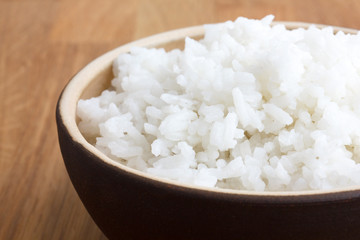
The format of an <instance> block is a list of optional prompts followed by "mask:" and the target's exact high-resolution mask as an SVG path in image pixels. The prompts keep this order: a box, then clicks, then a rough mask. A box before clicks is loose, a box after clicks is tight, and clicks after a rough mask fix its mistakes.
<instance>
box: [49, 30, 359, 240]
mask: <svg viewBox="0 0 360 240" xmlns="http://www.w3.org/2000/svg"><path fill="white" fill-rule="evenodd" d="M286 25H287V27H288V28H295V27H307V26H308V25H307V24H304V23H286ZM336 29H337V30H342V31H344V32H348V33H354V32H355V31H354V30H350V29H340V28H336ZM202 35H203V28H202V27H192V28H186V29H180V30H175V31H171V32H167V33H163V34H159V35H155V36H152V37H149V38H146V39H142V40H139V41H136V42H133V43H130V44H128V45H125V46H122V47H120V48H117V49H115V50H112V51H110V52H108V53H106V54H104V55H103V56H101V57H99V58H97V59H95V60H94V61H93V62H91V63H90V64H88V65H87V66H86V67H85V68H84V69H82V70H81V71H80V72H79V73H78V74H77V75H75V76H74V77H73V79H71V81H70V82H69V83H68V85H67V86H66V88H65V89H64V91H63V93H62V95H61V97H60V99H59V102H58V106H57V109H56V120H57V126H58V134H59V142H60V147H61V152H62V155H63V158H64V162H65V165H66V168H67V171H68V173H69V176H70V178H71V181H72V183H73V185H74V187H75V189H76V191H77V193H78V194H79V196H80V199H81V201H82V202H83V203H84V205H85V207H86V209H87V210H88V212H89V213H90V215H91V217H92V218H93V219H94V221H95V222H96V223H97V225H98V226H99V227H100V229H101V230H102V231H103V232H104V234H105V235H106V236H107V237H108V238H110V239H167V240H168V239H276V240H280V239H307V240H310V239H314V240H321V239H347V240H349V239H360V187H359V186H356V187H352V188H346V189H337V190H334V191H303V192H265V193H258V192H251V191H234V190H225V189H211V188H202V187H195V186H190V185H185V184H181V183H177V182H174V181H170V180H164V179H160V178H157V177H154V176H151V175H149V174H146V173H143V172H140V171H137V170H134V169H130V168H128V167H126V166H123V165H121V164H119V163H117V162H115V161H113V160H111V159H109V158H108V157H106V156H105V155H104V154H103V153H101V152H100V151H98V150H97V149H96V148H95V147H94V146H92V145H91V144H90V143H88V142H87V141H86V140H85V138H84V137H83V136H82V135H81V133H80V131H79V129H78V127H77V118H76V113H75V112H76V104H77V101H78V100H79V99H80V98H89V97H92V96H97V95H99V94H100V92H101V91H102V90H104V89H105V88H107V86H109V84H110V80H111V79H112V71H111V64H112V61H113V60H114V59H115V57H116V56H117V55H119V54H120V53H123V52H127V51H129V49H130V48H131V47H132V46H145V47H153V46H156V47H165V48H167V49H171V48H174V47H181V46H182V45H183V39H184V37H185V36H191V37H195V38H197V37H201V36H202Z"/></svg>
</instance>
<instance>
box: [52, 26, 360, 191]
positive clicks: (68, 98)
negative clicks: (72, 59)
mask: <svg viewBox="0 0 360 240" xmlns="http://www.w3.org/2000/svg"><path fill="white" fill-rule="evenodd" d="M273 24H274V25H275V24H284V25H285V26H286V27H287V28H288V29H294V28H308V27H309V26H311V25H314V26H316V27H318V28H324V27H332V28H333V29H334V31H336V32H337V31H343V32H344V33H351V34H357V33H358V30H355V29H350V28H342V27H334V26H329V25H320V24H312V23H304V22H274V23H273ZM203 34H204V27H203V25H201V26H193V27H187V28H181V29H176V30H172V31H168V32H164V33H160V34H156V35H152V36H149V37H146V38H142V39H140V40H137V41H133V42H130V43H128V44H125V45H122V46H120V47H118V48H115V49H113V50H110V51H108V52H106V53H105V54H103V55H101V56H99V57H98V58H96V59H94V60H93V61H91V62H90V63H88V64H87V65H86V66H85V67H84V68H82V69H81V70H80V71H79V72H78V73H77V74H76V75H74V76H73V78H72V79H70V81H69V82H68V84H67V85H66V86H65V88H64V90H63V92H62V94H61V96H60V98H59V102H58V112H59V116H60V118H61V121H62V123H63V125H64V126H65V128H66V129H67V131H68V133H69V134H70V136H71V138H72V140H73V141H74V142H77V143H78V144H80V145H81V146H82V147H84V148H85V149H86V150H87V151H89V152H90V153H92V154H93V155H95V156H96V157H97V158H98V159H99V160H101V161H102V162H103V163H104V164H107V165H110V166H113V167H115V168H117V169H119V170H122V171H125V172H127V173H130V174H134V175H137V176H139V177H143V178H144V179H151V180H154V181H157V182H162V183H165V184H171V185H175V186H179V187H183V188H187V189H191V190H198V191H203V192H204V191H205V192H212V193H218V194H225V195H229V194H230V195H242V196H243V195H246V196H252V197H256V196H270V197H281V196H289V197H296V196H308V195H311V196H315V195H328V194H335V193H338V194H341V193H349V192H353V191H359V190H360V186H350V187H343V188H337V189H333V190H306V191H264V192H258V191H250V190H232V189H222V188H210V187H201V186H194V185H190V184H184V183H181V182H178V181H175V180H169V179H163V178H160V177H157V176H154V175H151V174H148V173H144V172H142V171H139V170H136V169H133V168H130V167H127V166H125V165H123V164H121V163H118V162H116V161H115V160H112V159H110V158H109V157H107V156H106V155H105V154H103V153H102V152H100V151H99V150H98V149H97V148H95V147H94V146H93V145H91V144H90V143H89V142H87V141H86V139H85V138H84V137H83V135H82V134H81V133H80V130H79V128H78V126H77V124H76V120H75V119H76V105H77V101H78V99H79V98H80V96H81V94H82V92H83V90H84V89H85V88H86V87H87V86H88V84H89V83H90V82H91V81H90V80H91V79H92V76H94V75H96V73H100V72H102V71H103V70H105V69H106V67H108V66H109V63H110V64H111V63H112V61H113V60H114V59H115V58H116V57H117V56H118V55H119V54H121V53H124V52H128V51H129V50H130V49H131V48H132V47H135V46H136V47H154V46H156V45H159V44H164V43H169V42H173V41H177V40H181V39H184V37H185V36H188V37H197V36H201V35H203ZM320 197H321V196H320Z"/></svg>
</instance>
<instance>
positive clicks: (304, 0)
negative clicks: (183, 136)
mask: <svg viewBox="0 0 360 240" xmlns="http://www.w3.org/2000/svg"><path fill="white" fill-rule="evenodd" d="M359 12H360V1H358V0H296V1H290V0H272V1H271V0H268V1H266V0H238V1H237V0H224V1H221V0H153V1H152V0H104V1H100V0H99V1H88V0H76V1H73V0H57V1H55V0H52V1H51V0H48V1H45V0H26V1H25V0H0V239H2V240H3V239H6V240H7V239H89V240H91V239H106V238H105V237H104V236H103V234H102V233H101V232H100V230H99V229H98V228H97V226H96V225H95V223H94V222H93V221H92V219H91V218H90V216H89V215H88V214H87V212H86V210H85V208H84V207H83V205H82V203H81V201H80V200H79V198H78V196H77V194H76V192H75V190H74V188H73V187H72V185H71V182H70V180H69V178H68V176H67V173H66V170H65V167H64V164H63V162H62V158H61V154H60V150H59V147H58V141H57V132H56V125H55V105H56V101H57V98H58V96H59V94H60V92H61V89H62V88H63V87H64V85H65V84H66V83H67V81H68V80H69V78H70V77H71V76H72V75H73V74H75V73H76V72H77V71H78V70H79V69H80V68H81V67H82V66H84V65H85V64H86V63H87V62H89V61H90V60H91V59H93V58H95V57H96V56H98V55H100V54H102V53H103V52H105V51H108V50H110V49H112V48H114V47H116V46H119V45H121V44H124V43H126V42H129V41H131V40H134V39H138V38H141V37H144V36H148V35H151V34H154V33H158V32H162V31H166V30H170V29H175V28H180V27H186V26H192V25H198V24H204V23H211V22H220V21H225V20H234V19H235V18H236V17H237V16H240V15H241V16H246V17H249V18H261V17H263V16H265V15H267V14H270V13H272V14H275V16H276V20H285V21H305V22H314V23H322V24H330V25H338V26H343V27H349V28H357V29H360V14H359Z"/></svg>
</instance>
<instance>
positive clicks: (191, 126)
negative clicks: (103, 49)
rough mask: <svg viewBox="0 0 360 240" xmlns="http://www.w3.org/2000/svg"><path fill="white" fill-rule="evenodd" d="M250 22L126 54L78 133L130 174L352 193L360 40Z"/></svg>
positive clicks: (91, 102)
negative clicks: (179, 44)
mask: <svg viewBox="0 0 360 240" xmlns="http://www.w3.org/2000/svg"><path fill="white" fill-rule="evenodd" d="M272 20H273V16H272V15H270V16H266V17H265V18H263V19H261V20H250V19H247V18H243V17H240V18H238V19H237V20H236V21H234V22H231V21H228V22H225V23H221V24H212V25H205V26H204V27H205V30H206V33H205V35H204V38H203V39H202V40H200V41H195V40H193V39H191V38H186V40H185V49H184V50H183V51H181V50H178V49H175V50H172V51H170V52H165V50H163V49H145V48H133V49H132V50H131V52H130V53H126V54H122V55H120V56H119V57H118V58H117V59H116V60H115V61H114V64H113V72H114V76H115V77H114V79H113V80H112V87H111V88H110V89H108V90H105V91H104V92H103V93H102V94H101V96H99V97H95V98H91V99H87V100H80V101H79V102H78V109H77V114H78V116H79V117H80V119H81V121H80V123H79V129H80V131H81V132H82V134H83V135H84V136H85V137H86V139H88V140H89V141H92V142H94V145H95V146H96V148H98V149H99V150H100V151H102V152H103V153H104V154H106V155H107V156H109V157H110V158H112V159H114V160H116V161H119V162H121V163H123V164H125V165H127V166H129V167H131V168H135V169H138V170H141V171H144V172H147V173H150V174H154V175H156V176H159V177H163V178H167V179H173V180H177V181H180V182H183V183H188V184H195V185H199V186H206V187H219V188H230V189H244V190H255V191H293V190H295V191H299V190H312V189H333V188H338V187H345V186H352V185H360V34H356V35H351V34H344V33H343V32H341V31H340V32H337V33H334V31H333V29H332V28H331V27H326V28H323V29H318V28H316V27H315V26H311V27H309V28H308V29H302V28H299V29H295V30H287V29H286V28H285V26H284V25H281V24H279V25H275V26H271V25H270V24H271V22H272Z"/></svg>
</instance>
